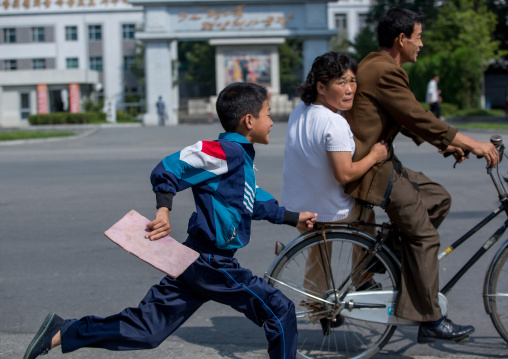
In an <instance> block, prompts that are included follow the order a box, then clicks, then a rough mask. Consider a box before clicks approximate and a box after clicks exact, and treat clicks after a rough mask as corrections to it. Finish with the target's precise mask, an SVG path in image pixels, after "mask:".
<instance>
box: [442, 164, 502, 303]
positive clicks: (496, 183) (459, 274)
mask: <svg viewBox="0 0 508 359" xmlns="http://www.w3.org/2000/svg"><path fill="white" fill-rule="evenodd" d="M487 173H488V174H489V175H490V177H491V178H492V181H493V182H494V186H495V187H496V190H497V192H498V194H499V200H500V201H501V205H500V206H499V207H498V208H497V209H496V210H494V211H493V212H492V213H490V214H489V215H487V217H485V218H484V219H483V220H481V221H480V222H479V223H478V224H476V225H475V226H474V227H473V228H471V229H470V230H469V231H468V232H467V233H466V234H464V235H463V236H462V237H460V238H459V239H458V240H457V241H455V242H454V243H453V244H452V245H450V246H449V247H447V248H445V249H444V250H443V251H442V252H441V253H439V255H438V259H439V260H441V259H443V258H445V257H446V256H448V255H449V254H450V253H452V252H453V251H454V250H455V249H457V248H458V247H459V246H460V245H461V244H462V243H464V242H466V241H467V240H468V239H469V238H471V237H472V236H473V235H474V234H475V233H476V232H478V231H479V230H480V229H481V228H483V227H484V226H485V225H486V224H487V223H489V222H490V221H492V220H493V219H494V218H496V217H497V216H498V215H499V214H500V213H501V212H504V213H506V215H507V216H508V195H507V194H506V192H505V191H504V189H503V187H502V186H501V184H500V183H499V180H498V178H497V177H496V176H495V175H494V174H493V173H492V168H488V169H487ZM507 228H508V219H507V220H506V221H505V222H504V223H503V224H502V225H501V226H500V227H499V228H498V229H497V230H496V232H495V233H494V234H493V235H492V236H491V237H490V238H489V239H488V240H487V241H486V242H485V243H484V244H483V246H482V247H481V248H480V249H479V250H478V251H477V252H476V253H475V254H474V255H473V256H472V257H471V258H470V259H469V260H468V261H467V263H466V264H465V265H464V266H463V267H462V268H461V269H459V270H458V271H457V273H456V274H455V276H453V278H452V279H450V280H449V281H448V283H446V284H445V285H444V287H443V288H442V289H441V293H443V294H444V295H447V294H448V293H449V292H450V290H451V289H452V288H453V287H454V286H455V284H457V282H458V281H459V279H460V278H462V277H463V276H464V274H465V273H466V272H467V271H468V270H469V269H470V268H471V267H472V266H473V265H474V264H475V263H476V262H477V261H478V260H479V259H480V258H481V257H482V256H483V255H484V254H485V253H486V252H487V251H488V250H489V249H490V248H491V247H492V246H493V245H494V244H495V243H497V241H498V240H499V238H501V236H502V235H503V233H504V232H505V231H506V229H507ZM505 245H508V240H507V241H506V242H505ZM505 245H503V246H502V247H501V249H502V248H503V247H504V246H505Z"/></svg>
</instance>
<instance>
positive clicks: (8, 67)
mask: <svg viewBox="0 0 508 359" xmlns="http://www.w3.org/2000/svg"><path fill="white" fill-rule="evenodd" d="M17 69H18V63H17V62H16V60H4V70H5V71H14V70H17Z"/></svg>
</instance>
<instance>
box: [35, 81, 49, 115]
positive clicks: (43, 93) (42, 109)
mask: <svg viewBox="0 0 508 359" xmlns="http://www.w3.org/2000/svg"><path fill="white" fill-rule="evenodd" d="M48 112H49V108H48V86H46V85H37V113H39V114H46V113H48Z"/></svg>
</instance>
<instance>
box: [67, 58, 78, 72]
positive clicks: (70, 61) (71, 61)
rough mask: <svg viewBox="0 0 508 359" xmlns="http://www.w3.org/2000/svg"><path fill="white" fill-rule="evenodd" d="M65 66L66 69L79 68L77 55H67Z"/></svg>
mask: <svg viewBox="0 0 508 359" xmlns="http://www.w3.org/2000/svg"><path fill="white" fill-rule="evenodd" d="M65 66H66V67H67V68H68V69H77V68H79V60H78V58H77V57H68V58H66V59H65Z"/></svg>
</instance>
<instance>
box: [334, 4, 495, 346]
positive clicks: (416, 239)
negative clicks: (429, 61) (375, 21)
mask: <svg viewBox="0 0 508 359" xmlns="http://www.w3.org/2000/svg"><path fill="white" fill-rule="evenodd" d="M422 21H423V15H422V14H420V13H415V12H413V11H410V10H405V9H391V10H389V11H388V12H387V13H385V14H384V15H383V16H382V17H381V18H380V20H379V25H378V29H377V32H378V38H379V46H380V50H379V51H378V52H373V53H371V54H369V55H368V56H367V57H366V58H365V59H364V60H363V61H362V62H361V63H360V64H359V66H358V71H357V75H356V78H357V83H358V89H357V92H356V96H355V100H354V103H353V107H352V109H351V110H349V111H345V112H343V115H344V117H345V118H346V119H347V121H348V123H349V125H350V127H351V130H352V132H353V134H354V136H355V140H356V152H355V154H354V157H353V161H358V160H360V159H362V158H363V157H365V156H366V155H367V154H368V153H369V151H370V149H371V148H372V146H373V145H374V144H375V143H377V142H379V141H385V142H386V143H388V145H389V156H388V159H387V160H386V161H384V162H382V163H380V164H377V165H375V166H374V167H372V168H371V169H370V170H369V171H368V172H367V173H366V174H365V175H364V176H363V177H362V178H360V179H358V180H356V181H353V182H351V183H349V184H348V185H346V193H348V194H350V195H351V196H353V197H356V198H359V199H361V200H364V201H367V202H369V203H371V204H374V205H379V206H381V207H382V208H383V209H384V210H385V211H386V213H387V214H388V216H389V218H390V220H391V221H392V222H393V223H394V224H395V225H396V226H397V227H398V228H399V229H400V230H401V232H402V236H403V238H402V243H401V263H402V278H401V279H402V280H401V286H400V290H399V292H398V298H397V307H396V310H395V314H396V315H397V316H399V317H401V318H405V319H410V320H415V321H419V322H421V325H420V329H419V331H418V342H419V343H429V342H434V341H435V340H436V339H443V340H453V341H462V340H465V339H467V338H468V337H469V335H470V334H472V333H473V332H474V327H473V326H470V325H466V326H462V325H457V324H454V323H453V322H452V321H451V320H449V319H448V318H444V317H443V316H442V314H441V309H440V307H439V303H438V292H439V263H438V259H437V253H438V250H439V245H440V237H439V233H438V231H437V227H438V226H439V225H440V224H441V222H442V221H443V220H444V218H445V216H446V215H447V214H448V212H449V210H450V205H451V197H450V195H449V194H448V192H447V191H446V190H445V189H444V188H443V187H442V186H441V185H439V184H437V183H435V182H432V181H431V180H430V179H429V178H427V177H426V176H425V175H424V174H423V173H421V172H414V171H412V170H410V169H408V168H406V167H404V166H403V165H402V164H401V163H400V161H399V160H398V159H397V157H396V156H395V154H394V149H393V141H394V139H395V137H396V135H397V134H398V133H399V132H401V133H402V134H404V135H406V136H409V137H411V138H412V139H413V140H414V141H415V143H416V144H418V145H419V144H421V143H423V142H424V141H426V142H429V143H430V144H432V145H434V146H435V147H437V148H438V149H439V150H440V151H441V152H450V153H453V154H454V157H455V158H456V159H457V160H458V161H459V162H460V161H462V160H463V159H464V158H465V155H464V150H468V151H470V152H471V153H473V154H475V155H478V156H483V157H485V159H486V161H487V165H488V166H489V167H495V166H496V165H497V163H498V161H499V155H498V152H497V151H496V149H495V147H494V146H493V145H492V144H491V143H488V142H479V141H476V140H474V139H472V138H470V137H468V136H465V135H463V134H461V133H459V132H458V130H457V129H456V128H452V127H450V126H448V125H447V124H445V123H444V122H442V121H441V120H439V119H438V118H436V117H435V116H434V115H433V114H432V112H430V111H425V110H424V109H423V108H422V106H421V105H420V103H419V102H418V101H417V100H416V98H415V96H414V95H413V93H412V92H411V90H410V88H409V79H408V77H407V74H406V72H405V71H404V69H403V68H402V65H403V64H404V63H406V62H416V60H417V58H418V52H419V50H420V48H421V47H422V46H423V43H422V40H421V34H422Z"/></svg>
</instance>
